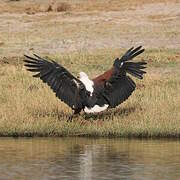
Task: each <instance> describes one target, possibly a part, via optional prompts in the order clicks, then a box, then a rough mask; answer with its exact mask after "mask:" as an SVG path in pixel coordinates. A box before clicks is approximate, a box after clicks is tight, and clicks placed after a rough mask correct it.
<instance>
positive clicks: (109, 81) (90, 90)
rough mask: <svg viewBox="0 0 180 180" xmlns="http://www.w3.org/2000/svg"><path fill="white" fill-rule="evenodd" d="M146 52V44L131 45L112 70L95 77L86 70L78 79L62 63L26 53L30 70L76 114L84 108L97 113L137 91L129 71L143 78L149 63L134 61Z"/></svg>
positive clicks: (116, 60) (115, 62)
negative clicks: (143, 46)
mask: <svg viewBox="0 0 180 180" xmlns="http://www.w3.org/2000/svg"><path fill="white" fill-rule="evenodd" d="M143 51H144V49H142V46H139V47H137V48H135V49H134V48H133V47H132V48H130V49H129V50H128V51H127V52H126V53H125V54H124V55H123V56H122V57H121V58H116V59H115V60H114V64H113V67H112V68H111V69H110V70H108V71H106V72H105V73H104V74H102V75H100V76H98V77H96V78H94V79H92V80H91V79H89V77H88V76H87V74H86V73H84V72H80V73H79V75H80V76H79V78H76V77H75V76H73V75H72V74H71V73H70V72H69V71H68V70H67V69H66V68H65V67H63V66H62V65H60V64H58V63H56V62H55V61H53V60H51V61H49V60H46V59H44V58H41V57H39V56H38V55H36V54H34V57H30V56H27V55H25V57H26V58H27V59H26V60H24V62H25V64H24V65H25V66H26V67H27V70H28V71H32V72H36V74H35V75H33V77H38V78H40V79H41V80H42V81H43V82H44V83H47V84H48V85H49V86H50V87H51V89H52V90H53V91H54V93H55V94H56V96H57V97H58V98H59V99H61V100H62V101H64V103H66V104H67V105H69V106H70V107H71V108H72V109H73V110H74V114H78V113H80V112H81V110H84V112H85V113H97V112H101V111H104V110H106V109H107V108H115V107H116V106H118V105H119V104H121V103H122V102H123V101H125V100H126V99H128V97H129V96H130V95H131V94H132V92H133V91H134V90H135V88H136V84H135V82H134V81H133V80H132V79H131V78H130V77H129V76H128V75H127V74H130V75H132V76H134V77H136V78H139V79H142V78H143V74H144V73H146V72H145V71H143V70H142V69H144V68H146V66H145V65H146V62H132V61H131V60H132V59H133V58H134V57H136V56H138V55H139V54H141V53H142V52H143Z"/></svg>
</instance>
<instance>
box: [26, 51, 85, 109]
mask: <svg viewBox="0 0 180 180" xmlns="http://www.w3.org/2000/svg"><path fill="white" fill-rule="evenodd" d="M34 56H35V57H30V56H26V55H25V57H26V58H27V60H24V62H25V66H26V67H27V70H28V71H31V72H37V74H35V75H33V77H38V78H40V79H41V80H42V81H43V82H44V83H47V84H48V85H49V86H50V87H51V89H52V90H53V91H54V92H55V94H56V96H57V97H58V98H59V99H61V100H62V101H64V102H65V103H66V104H67V105H69V106H70V107H71V108H72V109H82V108H83V102H82V101H83V99H82V97H81V94H82V95H83V94H85V93H86V89H85V86H84V85H83V83H82V82H81V81H80V80H78V79H77V78H75V77H74V76H73V75H72V74H71V73H70V72H68V71H67V70H66V69H65V68H64V67H63V66H61V65H59V64H57V63H56V62H55V61H48V60H45V59H43V58H41V57H39V56H37V55H35V54H34Z"/></svg>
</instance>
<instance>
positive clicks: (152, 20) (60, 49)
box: [0, 0, 180, 137]
mask: <svg viewBox="0 0 180 180" xmlns="http://www.w3.org/2000/svg"><path fill="white" fill-rule="evenodd" d="M179 7H180V2H179V1H177V0H173V1H170V0H166V1H164V0H157V1H154V0H139V1H136V0H135V1H134V0H130V1H127V0H111V1H106V0H98V1H95V0H92V1H91V0H77V1H72V0H63V1H60V0H59V1H58V0H57V1H49V0H35V1H34V0H29V1H27V0H20V1H2V2H1V4H0V9H1V12H0V20H1V21H0V23H1V26H0V27H1V28H0V135H1V136H115V137H119V136H123V137H132V136H133V137H134V136H137V137H161V136H162V137H169V136H170V137H179V136H180V118H179V117H180V112H179V109H180V96H178V95H179V86H180V78H179V77H180V72H179V68H180V53H179V48H180V43H179V41H178V40H179V38H180V31H179V29H180V21H179ZM58 8H59V10H58ZM132 45H133V46H135V45H144V46H145V48H146V49H147V51H146V52H145V53H144V54H143V56H141V57H139V59H145V60H146V61H147V62H148V69H147V71H148V73H147V75H146V76H145V78H144V80H143V81H137V80H136V82H137V90H136V91H135V92H134V93H133V95H132V96H131V97H130V98H129V99H128V100H127V101H126V102H125V103H123V104H122V105H121V106H119V107H118V108H116V109H114V110H110V111H108V112H105V113H102V114H99V115H93V116H88V115H84V114H82V115H81V116H79V117H77V118H75V119H74V121H73V122H72V123H69V122H67V121H66V120H67V119H68V117H69V116H70V115H71V113H72V111H71V109H70V108H68V107H67V106H66V105H65V104H64V103H62V102H60V101H59V100H58V99H57V98H56V97H55V96H54V94H53V93H52V92H51V90H50V89H49V88H48V87H47V86H46V85H44V84H43V83H42V82H41V81H39V80H37V79H33V78H32V77H31V74H30V73H28V72H26V70H25V69H24V67H23V66H22V60H23V58H22V55H23V54H24V53H27V54H31V53H33V52H35V53H37V54H40V55H43V56H45V55H48V56H49V57H51V58H54V59H55V60H57V61H59V62H60V63H61V64H63V65H64V66H66V67H68V68H69V69H70V71H71V72H73V73H74V74H77V73H78V72H79V71H82V70H83V71H85V72H87V74H88V75H90V77H93V75H94V76H96V75H98V74H100V73H102V72H104V71H105V70H107V69H108V68H109V67H110V66H111V65H112V62H113V59H114V58H116V57H118V56H120V55H121V54H122V53H123V52H124V51H125V50H127V49H128V48H130V46H132ZM119 49H120V50H121V51H119Z"/></svg>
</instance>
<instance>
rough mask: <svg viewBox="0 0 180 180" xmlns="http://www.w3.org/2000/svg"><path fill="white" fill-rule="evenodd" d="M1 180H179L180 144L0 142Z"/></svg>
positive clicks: (58, 140)
mask: <svg viewBox="0 0 180 180" xmlns="http://www.w3.org/2000/svg"><path fill="white" fill-rule="evenodd" d="M0 154H1V155H0V179H3V180H5V179H18V180H19V179H33V180H37V179H44V180H46V179H73V180H76V179H78V180H79V179H81V180H91V179H103V180H104V179H114V180H116V179H117V180H119V179H178V177H180V141H175V140H173V141H172V140H171V141H166V140H127V139H88V138H34V139H26V138H19V139H12V138H1V139H0Z"/></svg>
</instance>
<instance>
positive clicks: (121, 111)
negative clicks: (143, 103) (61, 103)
mask: <svg viewBox="0 0 180 180" xmlns="http://www.w3.org/2000/svg"><path fill="white" fill-rule="evenodd" d="M135 110H136V107H135V106H131V107H126V108H121V107H119V108H116V109H109V110H108V111H106V112H102V113H97V114H84V115H83V116H84V119H85V120H90V121H91V120H113V119H114V117H124V116H128V115H129V114H131V113H133V112H135Z"/></svg>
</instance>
